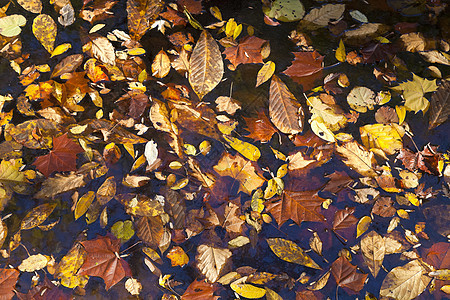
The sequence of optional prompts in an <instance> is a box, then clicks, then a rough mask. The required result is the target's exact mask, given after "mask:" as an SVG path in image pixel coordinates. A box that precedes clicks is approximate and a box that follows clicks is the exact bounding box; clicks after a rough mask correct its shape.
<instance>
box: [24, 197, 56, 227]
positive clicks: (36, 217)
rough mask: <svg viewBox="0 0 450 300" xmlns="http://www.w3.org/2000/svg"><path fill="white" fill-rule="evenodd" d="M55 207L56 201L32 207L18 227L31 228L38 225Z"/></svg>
mask: <svg viewBox="0 0 450 300" xmlns="http://www.w3.org/2000/svg"><path fill="white" fill-rule="evenodd" d="M55 207H56V203H45V204H42V205H39V206H37V207H35V208H33V210H31V211H30V212H29V213H28V214H27V215H26V216H25V218H23V220H22V223H20V229H21V230H27V229H32V228H34V227H36V226H38V225H40V224H41V223H42V222H44V221H45V220H46V219H47V218H48V216H50V214H51V213H52V212H53V210H54V209H55Z"/></svg>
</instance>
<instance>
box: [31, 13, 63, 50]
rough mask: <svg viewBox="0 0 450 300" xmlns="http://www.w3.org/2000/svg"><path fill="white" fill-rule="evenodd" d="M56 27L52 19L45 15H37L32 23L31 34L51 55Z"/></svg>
mask: <svg viewBox="0 0 450 300" xmlns="http://www.w3.org/2000/svg"><path fill="white" fill-rule="evenodd" d="M56 33H57V27H56V23H55V21H53V19H52V17H50V16H49V15H46V14H41V15H38V16H37V17H36V18H34V21H33V34H34V36H35V37H36V39H37V40H38V41H39V42H40V43H41V45H42V46H43V47H44V48H45V50H47V52H48V53H50V54H52V52H53V49H54V47H55V39H56Z"/></svg>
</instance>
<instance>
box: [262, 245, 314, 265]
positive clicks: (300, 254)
mask: <svg viewBox="0 0 450 300" xmlns="http://www.w3.org/2000/svg"><path fill="white" fill-rule="evenodd" d="M267 243H268V244H269V247H270V249H271V250H272V251H273V253H275V255H276V256H278V257H279V258H281V259H282V260H285V261H288V262H291V263H295V264H299V265H302V266H306V267H310V268H313V269H319V270H320V269H322V268H321V267H320V266H319V265H318V264H317V263H316V262H315V261H313V260H312V259H311V257H309V256H308V255H307V254H306V253H305V252H304V251H303V249H302V248H300V247H299V246H297V244H295V243H294V242H291V241H289V240H285V239H282V238H271V239H267Z"/></svg>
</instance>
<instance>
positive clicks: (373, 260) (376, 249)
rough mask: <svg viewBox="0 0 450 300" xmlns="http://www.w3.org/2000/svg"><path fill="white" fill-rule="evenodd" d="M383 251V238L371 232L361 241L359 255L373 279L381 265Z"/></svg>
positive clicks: (384, 248)
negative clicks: (360, 254)
mask: <svg viewBox="0 0 450 300" xmlns="http://www.w3.org/2000/svg"><path fill="white" fill-rule="evenodd" d="M385 250H386V247H385V245H384V240H383V237H381V235H379V234H378V233H376V232H375V231H373V230H372V231H371V232H369V233H368V234H366V235H365V236H364V237H363V238H362V239H361V253H362V255H363V258H364V261H365V262H366V264H367V265H368V266H369V270H370V273H372V275H373V277H374V278H376V277H377V275H378V271H380V268H381V265H382V264H383V260H384V255H385V252H386V251H385Z"/></svg>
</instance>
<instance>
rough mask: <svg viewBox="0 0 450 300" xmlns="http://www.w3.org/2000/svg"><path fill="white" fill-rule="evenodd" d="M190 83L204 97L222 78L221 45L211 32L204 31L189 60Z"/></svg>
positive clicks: (200, 96)
mask: <svg viewBox="0 0 450 300" xmlns="http://www.w3.org/2000/svg"><path fill="white" fill-rule="evenodd" d="M189 65H190V70H189V83H190V84H191V86H192V88H193V90H194V91H195V93H196V94H197V95H198V96H199V98H200V99H202V98H203V97H204V96H205V95H206V94H208V93H209V92H210V91H212V90H213V89H214V88H215V87H216V86H217V85H218V84H219V83H220V81H221V80H222V76H223V61H222V55H221V53H220V50H219V46H218V45H217V43H216V41H215V40H214V39H213V37H212V36H211V34H210V33H209V32H207V31H203V32H202V34H201V35H200V38H199V40H198V41H197V44H196V45H195V47H194V50H193V51H192V55H191V59H190V60H189Z"/></svg>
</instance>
